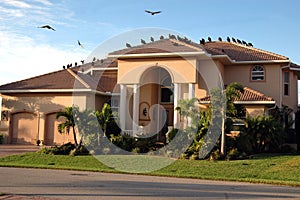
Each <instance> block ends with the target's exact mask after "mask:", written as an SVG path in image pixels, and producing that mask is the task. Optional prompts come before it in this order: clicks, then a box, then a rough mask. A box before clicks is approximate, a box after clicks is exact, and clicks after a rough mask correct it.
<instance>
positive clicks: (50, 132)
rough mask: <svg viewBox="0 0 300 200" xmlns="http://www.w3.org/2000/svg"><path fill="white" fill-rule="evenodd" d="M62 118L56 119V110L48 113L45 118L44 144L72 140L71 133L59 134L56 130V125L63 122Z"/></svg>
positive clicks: (56, 143) (58, 143) (57, 143)
mask: <svg viewBox="0 0 300 200" xmlns="http://www.w3.org/2000/svg"><path fill="white" fill-rule="evenodd" d="M63 122H64V120H63V118H59V119H56V112H55V113H49V114H47V115H46V118H45V136H44V144H45V145H49V146H50V145H61V144H66V143H68V142H72V143H73V142H74V139H73V134H72V133H70V134H69V135H68V134H65V133H63V134H61V133H59V132H58V129H57V126H58V124H60V123H63Z"/></svg>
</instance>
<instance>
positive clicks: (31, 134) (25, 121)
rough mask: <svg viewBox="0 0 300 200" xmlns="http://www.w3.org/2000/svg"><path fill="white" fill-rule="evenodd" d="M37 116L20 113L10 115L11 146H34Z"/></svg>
mask: <svg viewBox="0 0 300 200" xmlns="http://www.w3.org/2000/svg"><path fill="white" fill-rule="evenodd" d="M37 122H38V120H37V116H36V115H35V114H34V113H29V112H20V113H15V114H13V115H12V129H11V139H12V140H11V142H12V143H13V144H36V139H37V134H38V132H37V129H38V123H37Z"/></svg>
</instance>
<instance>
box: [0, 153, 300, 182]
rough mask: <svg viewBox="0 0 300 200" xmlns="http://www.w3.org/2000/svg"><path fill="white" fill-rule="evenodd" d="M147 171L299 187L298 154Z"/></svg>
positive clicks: (86, 165) (11, 161) (14, 163)
mask: <svg viewBox="0 0 300 200" xmlns="http://www.w3.org/2000/svg"><path fill="white" fill-rule="evenodd" d="M120 158H121V157H120ZM106 159H110V157H106ZM111 159H112V158H111ZM114 159H116V157H114ZM122 159H124V156H122ZM126 159H130V160H131V161H134V160H135V161H136V163H139V165H140V166H139V167H142V166H143V162H144V163H145V161H147V160H148V161H149V159H161V158H157V157H156V158H153V157H149V156H144V157H143V156H142V157H141V156H127V158H126ZM139 159H142V160H143V162H139ZM116 160H118V158H117V159H116ZM119 160H121V159H119ZM146 163H147V162H146ZM150 163H151V162H150ZM119 164H120V163H119ZM121 164H122V163H121ZM148 164H149V163H148ZM117 165H118V164H117V163H116V167H108V166H106V165H104V164H102V163H101V162H99V161H98V160H97V159H96V158H95V157H94V156H63V155H48V154H40V153H26V154H22V155H13V156H7V157H2V158H0V166H2V167H33V168H49V169H64V170H68V169H72V170H81V171H99V172H107V173H124V172H120V171H118V170H116V169H115V168H117ZM137 167H138V166H137ZM146 174H149V175H155V176H173V177H188V178H199V179H211V180H227V181H245V182H253V183H269V184H280V185H291V186H300V155H282V154H260V155H257V156H254V157H253V158H252V159H247V160H232V161H207V160H176V161H174V162H172V164H170V165H169V166H167V167H164V168H162V169H159V170H157V171H153V172H149V173H146Z"/></svg>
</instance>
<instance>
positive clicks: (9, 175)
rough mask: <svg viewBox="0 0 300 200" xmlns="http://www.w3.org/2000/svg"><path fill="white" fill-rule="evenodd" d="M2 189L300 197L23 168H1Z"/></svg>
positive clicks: (127, 197)
mask: <svg viewBox="0 0 300 200" xmlns="http://www.w3.org/2000/svg"><path fill="white" fill-rule="evenodd" d="M0 191H1V192H3V193H11V194H15V195H19V196H21V197H22V198H21V199H43V198H50V199H52V198H54V199H75V200H76V199H122V200H132V199H139V200H140V199H146V200H154V199H155V200H158V199H170V200H171V199H172V200H173V199H248V200H249V199H253V200H254V199H276V200H278V199H300V188H297V187H283V186H273V185H264V184H250V183H239V182H223V181H207V180H197V179H183V178H169V177H158V176H143V175H127V174H110V173H98V172H80V171H67V170H47V169H22V168H0ZM3 198H5V196H3ZM15 198H18V197H17V196H15ZM0 199H1V196H0ZM6 199H14V197H13V196H6Z"/></svg>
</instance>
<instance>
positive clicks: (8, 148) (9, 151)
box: [0, 144, 40, 157]
mask: <svg viewBox="0 0 300 200" xmlns="http://www.w3.org/2000/svg"><path fill="white" fill-rule="evenodd" d="M39 149H40V146H35V145H12V144H0V157H2V156H9V155H15V154H20V153H26V152H35V151H37V150H39Z"/></svg>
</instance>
